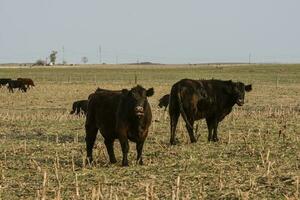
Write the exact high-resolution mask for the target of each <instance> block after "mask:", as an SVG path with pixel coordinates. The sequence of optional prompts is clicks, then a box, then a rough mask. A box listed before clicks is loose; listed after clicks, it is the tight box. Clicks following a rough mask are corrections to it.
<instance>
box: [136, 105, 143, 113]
mask: <svg viewBox="0 0 300 200" xmlns="http://www.w3.org/2000/svg"><path fill="white" fill-rule="evenodd" d="M135 111H136V112H144V108H143V107H142V106H137V107H135Z"/></svg>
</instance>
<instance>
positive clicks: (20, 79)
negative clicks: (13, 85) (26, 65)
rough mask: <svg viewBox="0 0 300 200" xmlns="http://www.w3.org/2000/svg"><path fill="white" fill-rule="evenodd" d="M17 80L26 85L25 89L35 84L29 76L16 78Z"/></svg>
mask: <svg viewBox="0 0 300 200" xmlns="http://www.w3.org/2000/svg"><path fill="white" fill-rule="evenodd" d="M17 80H18V81H22V82H23V83H24V84H25V85H26V87H27V89H29V88H30V86H32V87H33V86H35V85H34V83H33V80H32V79H31V78H17Z"/></svg>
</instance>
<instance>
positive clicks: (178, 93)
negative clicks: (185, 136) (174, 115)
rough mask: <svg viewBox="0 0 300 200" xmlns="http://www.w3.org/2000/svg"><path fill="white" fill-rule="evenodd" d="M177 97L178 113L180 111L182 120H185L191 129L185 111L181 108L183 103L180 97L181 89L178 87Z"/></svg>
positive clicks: (191, 127)
mask: <svg viewBox="0 0 300 200" xmlns="http://www.w3.org/2000/svg"><path fill="white" fill-rule="evenodd" d="M177 97H178V104H179V109H180V113H181V116H182V118H183V120H184V121H185V123H186V125H187V126H188V127H189V128H190V129H192V130H193V126H192V125H191V124H190V122H189V120H188V118H187V116H186V113H185V111H184V108H183V104H182V99H181V91H180V89H179V91H178V92H177Z"/></svg>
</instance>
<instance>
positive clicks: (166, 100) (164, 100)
mask: <svg viewBox="0 0 300 200" xmlns="http://www.w3.org/2000/svg"><path fill="white" fill-rule="evenodd" d="M169 98H170V95H169V94H166V95H164V96H163V97H162V98H160V99H159V104H158V106H159V107H160V108H162V107H165V111H166V110H167V107H168V105H169Z"/></svg>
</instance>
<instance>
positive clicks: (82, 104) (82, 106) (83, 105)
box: [70, 100, 88, 115]
mask: <svg viewBox="0 0 300 200" xmlns="http://www.w3.org/2000/svg"><path fill="white" fill-rule="evenodd" d="M87 106H88V100H80V101H75V102H74V103H73V106H72V111H71V112H70V114H74V113H75V112H76V113H75V115H79V114H80V111H82V112H83V113H84V115H86V112H87Z"/></svg>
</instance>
